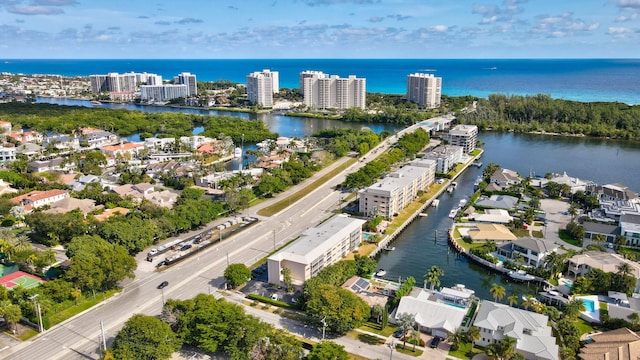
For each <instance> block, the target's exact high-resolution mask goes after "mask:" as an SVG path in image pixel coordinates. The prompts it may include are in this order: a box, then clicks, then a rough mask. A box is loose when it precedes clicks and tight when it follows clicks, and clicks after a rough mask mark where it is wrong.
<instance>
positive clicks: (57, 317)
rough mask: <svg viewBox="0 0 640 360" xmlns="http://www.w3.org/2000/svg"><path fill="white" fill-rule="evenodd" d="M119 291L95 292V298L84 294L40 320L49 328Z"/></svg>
mask: <svg viewBox="0 0 640 360" xmlns="http://www.w3.org/2000/svg"><path fill="white" fill-rule="evenodd" d="M118 292H120V290H109V291H107V292H106V293H96V297H95V299H94V298H93V296H85V297H84V300H81V301H80V302H79V303H78V304H77V305H72V306H70V307H68V308H66V309H64V310H62V311H58V312H56V313H53V314H49V315H47V316H45V317H43V320H42V322H43V323H44V324H46V325H47V328H51V327H52V326H54V325H56V324H59V323H61V322H63V321H65V320H67V319H68V318H70V317H72V316H75V315H78V314H79V313H81V312H83V311H85V310H87V309H88V308H90V307H92V306H94V305H96V304H98V303H100V302H102V301H103V300H106V299H108V298H110V297H112V296H113V295H115V294H116V293H118Z"/></svg>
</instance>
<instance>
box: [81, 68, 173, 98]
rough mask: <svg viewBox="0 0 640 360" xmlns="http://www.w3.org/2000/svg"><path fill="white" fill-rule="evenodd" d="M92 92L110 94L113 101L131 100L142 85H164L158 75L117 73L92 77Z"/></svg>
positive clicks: (90, 78)
mask: <svg viewBox="0 0 640 360" xmlns="http://www.w3.org/2000/svg"><path fill="white" fill-rule="evenodd" d="M89 80H90V82H91V91H92V92H93V93H95V94H99V93H103V92H108V93H109V96H110V97H111V98H112V99H120V100H131V99H133V98H134V97H135V95H136V92H137V90H138V86H139V85H140V84H142V83H146V84H148V85H162V77H161V76H158V75H156V74H147V73H134V72H128V73H124V74H119V73H116V72H112V73H108V74H106V75H91V76H89Z"/></svg>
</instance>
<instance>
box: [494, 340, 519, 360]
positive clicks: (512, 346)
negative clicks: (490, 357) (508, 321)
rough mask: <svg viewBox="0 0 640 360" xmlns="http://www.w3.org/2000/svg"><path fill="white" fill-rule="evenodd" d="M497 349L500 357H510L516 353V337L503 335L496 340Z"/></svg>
mask: <svg viewBox="0 0 640 360" xmlns="http://www.w3.org/2000/svg"><path fill="white" fill-rule="evenodd" d="M498 351H499V355H500V357H501V358H502V359H511V358H512V357H513V355H514V354H515V353H516V339H514V338H511V337H508V336H507V337H505V338H503V339H502V340H500V341H499V342H498Z"/></svg>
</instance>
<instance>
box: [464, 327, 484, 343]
mask: <svg viewBox="0 0 640 360" xmlns="http://www.w3.org/2000/svg"><path fill="white" fill-rule="evenodd" d="M480 336H481V334H480V328H478V327H477V326H471V327H470V328H469V329H467V340H468V341H469V342H471V343H475V342H476V341H478V340H480Z"/></svg>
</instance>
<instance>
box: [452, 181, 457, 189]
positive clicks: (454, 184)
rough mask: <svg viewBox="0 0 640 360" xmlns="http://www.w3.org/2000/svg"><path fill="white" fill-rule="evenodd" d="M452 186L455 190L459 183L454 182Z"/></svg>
mask: <svg viewBox="0 0 640 360" xmlns="http://www.w3.org/2000/svg"><path fill="white" fill-rule="evenodd" d="M451 186H453V188H454V189H455V188H457V187H458V183H457V182H455V181H454V182H452V183H451Z"/></svg>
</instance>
